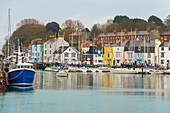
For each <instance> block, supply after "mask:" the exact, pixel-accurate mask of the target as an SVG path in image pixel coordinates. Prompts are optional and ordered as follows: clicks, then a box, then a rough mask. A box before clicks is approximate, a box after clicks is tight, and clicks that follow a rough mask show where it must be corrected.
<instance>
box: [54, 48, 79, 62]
mask: <svg viewBox="0 0 170 113" xmlns="http://www.w3.org/2000/svg"><path fill="white" fill-rule="evenodd" d="M53 54H54V55H55V62H57V63H65V64H78V63H79V61H78V54H79V52H78V51H77V50H76V49H75V48H74V47H70V46H61V47H59V49H58V50H56V51H55V52H54V53H53Z"/></svg>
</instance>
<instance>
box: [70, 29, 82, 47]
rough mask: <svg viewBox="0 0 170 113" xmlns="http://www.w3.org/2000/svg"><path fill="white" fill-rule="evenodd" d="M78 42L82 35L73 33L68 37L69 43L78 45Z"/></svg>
mask: <svg viewBox="0 0 170 113" xmlns="http://www.w3.org/2000/svg"><path fill="white" fill-rule="evenodd" d="M79 40H80V42H82V33H77V32H74V33H72V34H70V35H69V39H68V42H69V43H72V42H73V43H74V44H76V43H78V42H79Z"/></svg>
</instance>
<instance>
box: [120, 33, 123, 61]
mask: <svg viewBox="0 0 170 113" xmlns="http://www.w3.org/2000/svg"><path fill="white" fill-rule="evenodd" d="M120 38H121V63H122V60H123V58H122V56H123V55H122V30H121V34H120Z"/></svg>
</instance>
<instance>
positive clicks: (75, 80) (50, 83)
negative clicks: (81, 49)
mask: <svg viewBox="0 0 170 113" xmlns="http://www.w3.org/2000/svg"><path fill="white" fill-rule="evenodd" d="M35 87H36V89H58V90H75V89H79V90H80V89H83V90H86V89H104V90H107V89H111V88H113V89H115V88H118V89H119V88H123V89H133V90H132V91H126V90H124V91H123V93H124V94H134V95H136V94H137V95H144V94H146V95H159V96H163V95H170V90H167V91H164V90H165V89H170V76H167V75H166V76H165V75H156V76H154V75H146V76H144V77H143V78H142V76H141V75H129V74H128V75H125V74H122V75H121V74H110V73H69V76H68V78H65V77H64V78H63V77H57V76H56V75H55V73H54V72H47V71H42V70H38V71H37V73H36V80H35ZM136 89H154V91H137V90H136ZM157 89H160V90H162V91H158V90H157ZM134 90H135V91H134ZM114 91H115V90H114ZM118 92H122V91H121V90H118ZM109 93H110V92H109Z"/></svg>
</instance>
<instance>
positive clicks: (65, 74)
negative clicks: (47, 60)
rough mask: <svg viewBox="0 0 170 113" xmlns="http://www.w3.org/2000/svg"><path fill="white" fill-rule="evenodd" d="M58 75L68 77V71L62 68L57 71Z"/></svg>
mask: <svg viewBox="0 0 170 113" xmlns="http://www.w3.org/2000/svg"><path fill="white" fill-rule="evenodd" d="M56 75H57V76H58V77H68V73H67V72H66V71H64V70H60V71H59V72H57V73H56Z"/></svg>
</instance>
